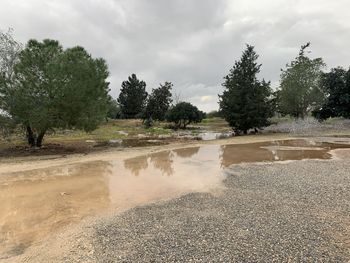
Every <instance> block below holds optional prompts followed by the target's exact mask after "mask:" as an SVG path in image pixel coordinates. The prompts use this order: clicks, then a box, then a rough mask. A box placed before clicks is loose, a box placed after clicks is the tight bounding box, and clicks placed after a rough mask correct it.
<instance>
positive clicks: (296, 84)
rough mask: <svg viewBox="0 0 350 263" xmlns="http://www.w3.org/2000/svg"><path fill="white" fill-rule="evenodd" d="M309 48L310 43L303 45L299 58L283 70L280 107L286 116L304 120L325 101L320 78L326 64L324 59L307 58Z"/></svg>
mask: <svg viewBox="0 0 350 263" xmlns="http://www.w3.org/2000/svg"><path fill="white" fill-rule="evenodd" d="M309 46H310V43H307V44H306V45H303V46H302V47H301V49H300V52H299V55H298V57H296V58H295V60H293V61H292V62H291V63H290V64H287V65H286V69H285V70H282V73H281V81H280V92H279V94H278V95H279V101H278V106H279V110H280V112H281V113H282V114H284V115H287V114H289V115H291V116H293V117H295V118H304V117H305V116H306V115H307V114H308V113H309V112H310V111H311V110H313V109H315V108H318V107H319V105H321V104H322V103H323V101H324V98H325V96H324V93H323V91H322V89H321V88H320V77H321V74H322V68H323V67H324V66H325V64H324V62H323V60H322V58H315V59H310V58H309V57H307V56H306V54H305V51H306V49H307V48H308V47H309Z"/></svg>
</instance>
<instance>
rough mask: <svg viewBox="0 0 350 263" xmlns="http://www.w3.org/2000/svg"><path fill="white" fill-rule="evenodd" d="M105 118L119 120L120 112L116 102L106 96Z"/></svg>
mask: <svg viewBox="0 0 350 263" xmlns="http://www.w3.org/2000/svg"><path fill="white" fill-rule="evenodd" d="M107 117H108V118H110V119H120V117H121V110H120V107H119V105H118V102H117V101H116V100H115V99H113V98H112V97H111V96H108V104H107Z"/></svg>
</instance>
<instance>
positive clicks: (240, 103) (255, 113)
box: [219, 45, 273, 134]
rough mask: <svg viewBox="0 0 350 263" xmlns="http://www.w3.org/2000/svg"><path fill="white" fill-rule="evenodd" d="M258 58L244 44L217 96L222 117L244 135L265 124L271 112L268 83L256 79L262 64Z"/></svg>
mask: <svg viewBox="0 0 350 263" xmlns="http://www.w3.org/2000/svg"><path fill="white" fill-rule="evenodd" d="M258 57H259V56H258V55H257V54H256V52H255V51H254V47H253V46H250V45H247V47H246V49H245V51H244V52H243V54H242V57H241V59H240V60H239V61H236V62H235V64H234V66H233V68H232V69H231V70H230V72H229V74H228V75H227V76H226V77H224V79H225V82H224V83H223V84H222V86H223V87H224V92H223V94H222V95H219V99H220V101H219V104H220V111H221V112H222V115H223V117H224V118H225V120H226V121H227V122H228V123H229V125H230V126H231V127H232V128H233V129H235V130H236V131H238V132H243V133H244V134H247V132H248V130H249V129H260V128H262V127H265V126H267V125H268V124H269V121H268V118H269V117H271V116H272V113H273V110H272V103H271V101H270V96H271V88H270V82H266V81H265V80H263V81H259V80H258V79H257V74H258V73H259V72H260V67H261V65H260V64H258V63H257V59H258Z"/></svg>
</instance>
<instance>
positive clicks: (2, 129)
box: [0, 114, 16, 137]
mask: <svg viewBox="0 0 350 263" xmlns="http://www.w3.org/2000/svg"><path fill="white" fill-rule="evenodd" d="M15 128H16V123H15V122H14V121H13V119H12V118H10V117H8V116H5V115H2V114H0V135H2V136H3V137H9V136H10V135H11V134H12V133H13V131H14V130H15Z"/></svg>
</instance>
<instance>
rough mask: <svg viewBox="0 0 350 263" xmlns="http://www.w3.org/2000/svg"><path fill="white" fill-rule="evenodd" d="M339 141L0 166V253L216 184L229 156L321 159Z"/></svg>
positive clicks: (236, 158)
mask: <svg viewBox="0 0 350 263" xmlns="http://www.w3.org/2000/svg"><path fill="white" fill-rule="evenodd" d="M346 142H347V143H345V141H342V142H341V143H329V142H316V141H312V140H289V141H274V142H263V143H251V144H231V145H202V146H200V147H189V148H182V149H177V150H169V151H162V152H158V153H151V154H148V155H144V156H140V157H135V158H131V159H126V160H115V161H94V162H89V163H79V164H73V165H65V166H57V167H51V168H45V169H37V170H31V171H24V172H16V173H8V174H1V173H0V204H1V205H0V206H1V209H0V259H1V258H5V257H11V256H15V255H17V254H21V253H23V252H24V251H25V249H26V248H27V247H28V246H31V245H32V244H35V243H37V242H39V241H40V240H42V239H43V238H45V237H47V236H49V235H50V234H52V233H54V232H55V231H56V230H59V229H62V227H64V226H67V225H70V224H74V223H76V222H79V221H81V220H82V218H84V217H87V216H90V215H97V214H99V213H102V212H104V211H107V210H123V209H127V208H130V207H133V206H135V205H139V204H145V203H148V202H151V201H157V200H161V199H167V198H171V197H174V196H177V195H180V194H183V193H187V192H192V191H208V190H210V189H212V188H215V187H219V186H220V185H221V183H222V180H223V179H224V172H223V171H224V169H225V168H227V167H229V166H230V165H232V164H238V163H242V162H263V161H286V160H301V159H328V158H331V154H330V150H332V149H338V148H349V147H350V144H349V143H348V141H346ZM0 172H1V168H0Z"/></svg>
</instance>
